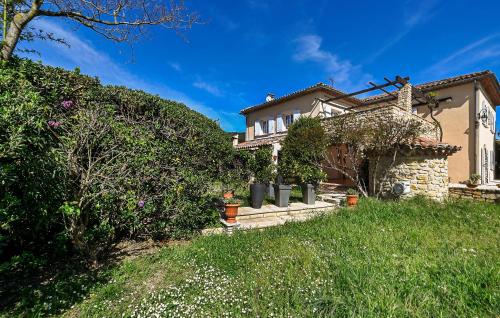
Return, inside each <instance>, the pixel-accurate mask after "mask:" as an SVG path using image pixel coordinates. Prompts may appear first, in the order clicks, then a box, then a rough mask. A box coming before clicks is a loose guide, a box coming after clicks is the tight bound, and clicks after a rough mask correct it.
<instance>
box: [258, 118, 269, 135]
mask: <svg viewBox="0 0 500 318" xmlns="http://www.w3.org/2000/svg"><path fill="white" fill-rule="evenodd" d="M260 125H261V127H262V133H263V134H264V135H265V134H269V121H267V120H263V121H262V122H261V123H260Z"/></svg>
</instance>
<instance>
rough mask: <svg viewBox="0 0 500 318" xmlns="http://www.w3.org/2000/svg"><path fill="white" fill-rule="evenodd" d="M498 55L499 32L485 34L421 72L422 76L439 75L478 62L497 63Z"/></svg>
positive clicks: (499, 49) (460, 69) (471, 65)
mask: <svg viewBox="0 0 500 318" xmlns="http://www.w3.org/2000/svg"><path fill="white" fill-rule="evenodd" d="M499 57H500V33H495V34H491V35H488V36H485V37H483V38H481V39H479V40H477V41H474V42H472V43H470V44H467V45H466V46H464V47H462V48H460V49H458V50H457V51H455V52H453V53H452V54H450V55H449V56H447V57H446V58H444V59H442V60H440V61H439V62H437V63H435V64H433V65H431V66H430V67H429V68H427V69H425V70H424V71H423V72H422V75H424V76H431V77H439V76H443V75H449V74H451V73H453V72H456V71H462V70H463V69H466V68H470V67H474V66H475V65H477V64H478V63H479V62H481V63H482V64H483V67H484V64H485V63H488V62H493V63H497V62H498V58H499Z"/></svg>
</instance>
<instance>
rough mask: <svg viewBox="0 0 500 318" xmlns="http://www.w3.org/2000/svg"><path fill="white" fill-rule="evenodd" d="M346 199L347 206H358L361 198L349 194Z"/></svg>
mask: <svg viewBox="0 0 500 318" xmlns="http://www.w3.org/2000/svg"><path fill="white" fill-rule="evenodd" d="M346 197H347V206H356V205H357V204H358V199H359V196H358V195H357V194H348V195H347V196H346Z"/></svg>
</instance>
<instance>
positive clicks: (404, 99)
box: [398, 83, 412, 114]
mask: <svg viewBox="0 0 500 318" xmlns="http://www.w3.org/2000/svg"><path fill="white" fill-rule="evenodd" d="M398 107H399V108H401V109H403V110H405V111H407V112H408V113H410V114H411V108H412V88H411V84H410V83H406V84H405V85H404V86H403V87H402V88H401V89H400V90H399V91H398Z"/></svg>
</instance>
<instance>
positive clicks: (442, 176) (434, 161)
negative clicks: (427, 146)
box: [370, 154, 448, 201]
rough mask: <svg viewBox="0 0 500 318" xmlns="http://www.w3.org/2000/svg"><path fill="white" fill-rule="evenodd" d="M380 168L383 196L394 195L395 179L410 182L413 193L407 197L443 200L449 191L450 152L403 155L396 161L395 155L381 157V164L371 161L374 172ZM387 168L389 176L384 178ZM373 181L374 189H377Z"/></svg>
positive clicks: (379, 174) (405, 196) (371, 171)
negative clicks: (393, 160) (392, 156)
mask: <svg viewBox="0 0 500 318" xmlns="http://www.w3.org/2000/svg"><path fill="white" fill-rule="evenodd" d="M375 170H377V174H376V175H377V176H378V183H379V184H380V185H381V186H382V196H383V197H386V198H391V197H394V195H393V194H392V187H393V185H394V183H395V182H403V181H405V182H409V183H410V193H408V194H405V195H404V196H403V198H407V197H412V196H415V195H423V196H426V197H429V198H431V199H435V200H439V201H441V200H443V199H444V198H446V197H447V195H448V160H447V157H446V156H443V155H437V154H420V155H411V156H406V155H402V154H401V155H399V156H397V157H396V161H395V162H394V164H393V163H392V158H390V157H385V158H382V159H381V160H380V163H379V165H378V167H377V168H376V167H375V164H374V161H373V160H371V161H370V176H371V177H373V176H375V174H374V173H375ZM384 171H387V176H386V179H381V175H383V172H384ZM373 185H374V184H373V182H372V183H371V187H372V189H371V191H372V193H373V192H374V190H375V189H373Z"/></svg>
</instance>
